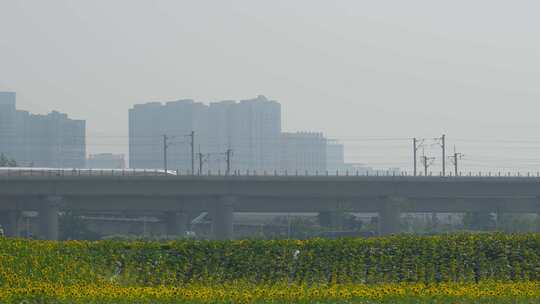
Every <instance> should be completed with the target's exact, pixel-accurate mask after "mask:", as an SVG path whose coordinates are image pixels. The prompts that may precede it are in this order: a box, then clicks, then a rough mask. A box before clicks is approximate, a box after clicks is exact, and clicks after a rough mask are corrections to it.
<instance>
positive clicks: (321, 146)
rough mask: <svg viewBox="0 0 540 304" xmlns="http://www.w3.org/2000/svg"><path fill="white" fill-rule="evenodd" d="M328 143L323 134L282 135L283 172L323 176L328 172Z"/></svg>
mask: <svg viewBox="0 0 540 304" xmlns="http://www.w3.org/2000/svg"><path fill="white" fill-rule="evenodd" d="M326 154H327V142H326V138H325V137H324V136H323V134H322V133H314V132H296V133H282V134H281V171H282V172H284V171H287V173H288V174H295V173H297V172H298V174H305V173H306V171H307V172H308V174H317V173H318V174H322V173H324V172H325V171H326V162H327V155H326Z"/></svg>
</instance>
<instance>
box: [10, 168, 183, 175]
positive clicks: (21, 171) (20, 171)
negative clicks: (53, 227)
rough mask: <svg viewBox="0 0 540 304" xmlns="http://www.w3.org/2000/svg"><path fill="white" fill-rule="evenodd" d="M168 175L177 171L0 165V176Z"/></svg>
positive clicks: (176, 173)
mask: <svg viewBox="0 0 540 304" xmlns="http://www.w3.org/2000/svg"><path fill="white" fill-rule="evenodd" d="M100 175H102V176H111V175H114V176H139V175H140V176H148V175H152V176H166V175H167V176H168V175H178V172H177V171H173V170H167V171H165V170H163V169H108V168H97V169H78V168H72V169H70V168H36V167H0V176H100Z"/></svg>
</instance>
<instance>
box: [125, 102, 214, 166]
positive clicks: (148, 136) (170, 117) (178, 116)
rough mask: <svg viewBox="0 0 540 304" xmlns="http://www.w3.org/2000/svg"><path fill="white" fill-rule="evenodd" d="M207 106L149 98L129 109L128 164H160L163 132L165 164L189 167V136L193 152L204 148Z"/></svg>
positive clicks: (162, 152)
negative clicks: (192, 142) (161, 101)
mask: <svg viewBox="0 0 540 304" xmlns="http://www.w3.org/2000/svg"><path fill="white" fill-rule="evenodd" d="M207 128H208V106H207V105H204V104H202V103H198V102H194V101H193V100H189V99H187V100H178V101H171V102H167V103H165V104H162V103H160V102H151V103H146V104H138V105H135V106H134V107H133V108H132V109H129V166H130V168H144V169H150V168H163V166H164V161H163V160H164V135H165V136H167V140H166V143H167V163H168V165H167V167H168V168H169V169H180V170H191V137H190V136H189V135H190V133H191V132H192V131H194V132H195V136H194V138H195V141H194V147H195V152H196V153H197V152H198V151H199V149H201V151H207V149H208V147H207V146H208V145H207V137H208V136H207Z"/></svg>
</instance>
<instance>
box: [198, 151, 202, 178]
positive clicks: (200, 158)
mask: <svg viewBox="0 0 540 304" xmlns="http://www.w3.org/2000/svg"><path fill="white" fill-rule="evenodd" d="M198 154H199V175H201V174H202V169H203V154H202V153H201V152H199V153H198Z"/></svg>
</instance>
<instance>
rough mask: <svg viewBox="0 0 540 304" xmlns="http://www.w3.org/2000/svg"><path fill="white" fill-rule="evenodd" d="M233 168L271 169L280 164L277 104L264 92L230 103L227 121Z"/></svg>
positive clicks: (278, 111)
mask: <svg viewBox="0 0 540 304" xmlns="http://www.w3.org/2000/svg"><path fill="white" fill-rule="evenodd" d="M230 133H231V135H230V146H231V148H232V150H233V155H234V157H233V168H235V169H239V170H242V171H245V170H251V171H253V170H256V171H258V172H260V173H262V172H263V171H267V172H272V171H273V170H278V169H279V167H280V137H281V105H280V104H279V103H278V102H276V101H273V100H268V99H267V98H266V97H264V96H258V97H257V98H255V99H249V100H242V101H240V102H239V103H237V104H235V105H234V106H233V110H232V113H231V125H230Z"/></svg>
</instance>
